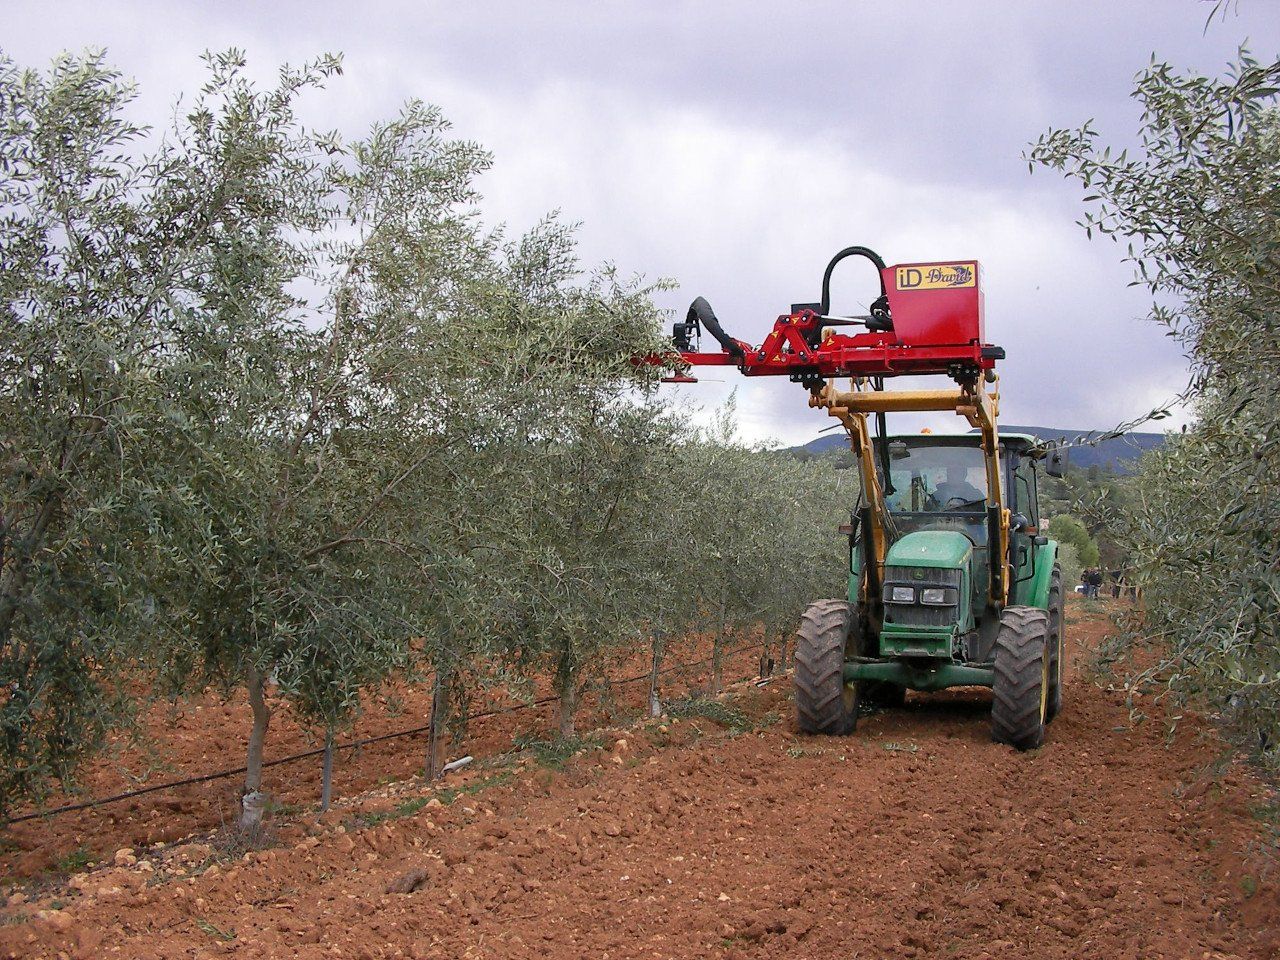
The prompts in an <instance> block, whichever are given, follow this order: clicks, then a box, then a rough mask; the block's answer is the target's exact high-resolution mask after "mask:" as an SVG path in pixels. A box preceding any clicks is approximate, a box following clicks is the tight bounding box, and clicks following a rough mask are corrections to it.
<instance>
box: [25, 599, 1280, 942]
mask: <svg viewBox="0 0 1280 960" xmlns="http://www.w3.org/2000/svg"><path fill="white" fill-rule="evenodd" d="M1069 629H1073V632H1074V634H1075V638H1076V639H1077V640H1078V639H1080V638H1082V637H1083V638H1086V639H1087V638H1089V637H1095V638H1096V636H1097V635H1098V634H1099V633H1100V631H1101V629H1102V626H1101V624H1100V622H1098V621H1096V620H1095V621H1094V622H1091V623H1084V624H1081V623H1078V622H1077V623H1074V624H1071V626H1070V627H1069ZM1067 689H1068V699H1067V705H1066V707H1065V711H1064V713H1063V715H1062V716H1060V717H1059V718H1058V719H1057V720H1056V721H1055V722H1054V724H1053V726H1052V727H1051V728H1050V733H1049V736H1048V739H1047V743H1046V745H1045V746H1044V747H1043V748H1042V749H1040V750H1038V751H1035V752H1032V753H1028V754H1017V753H1014V752H1013V751H1011V750H1009V749H1008V748H1005V747H999V746H996V745H994V744H992V743H990V742H989V740H988V728H987V722H986V713H987V703H986V698H985V697H984V696H983V695H982V694H980V693H976V692H974V693H970V692H956V693H952V694H948V695H935V696H932V697H927V698H926V697H915V696H913V697H912V698H911V699H910V700H909V701H908V704H907V707H906V708H905V709H903V710H898V711H889V712H886V713H882V714H877V715H874V716H871V717H868V718H865V719H864V720H863V721H862V722H861V723H860V725H859V728H858V731H857V733H856V734H855V735H854V736H852V737H850V738H842V739H834V738H801V737H798V736H796V735H795V734H794V732H793V726H792V722H791V719H790V711H791V704H790V702H789V699H788V692H789V691H788V690H787V685H786V682H785V680H784V681H781V682H778V683H774V684H771V685H769V686H767V687H764V688H761V689H757V688H755V687H751V686H747V687H744V688H742V689H740V690H739V691H738V692H737V694H736V695H735V697H734V698H733V699H731V701H730V702H729V703H728V705H727V709H723V710H718V711H714V710H713V711H710V712H709V713H710V715H709V716H707V717H692V716H690V717H686V718H684V719H683V720H681V721H679V722H676V721H675V720H666V721H662V722H654V723H646V724H643V725H640V726H637V727H634V728H632V729H629V730H626V731H616V732H613V733H610V734H609V736H608V737H607V738H606V739H605V741H604V745H605V749H603V750H601V751H588V752H586V753H584V754H582V755H580V756H578V757H576V758H573V759H571V760H570V761H569V763H568V764H567V765H565V767H564V768H563V769H556V768H554V767H550V766H541V765H539V763H538V761H537V759H536V758H534V757H526V758H524V759H523V760H521V761H519V762H517V763H515V764H513V765H511V766H508V767H505V768H499V767H496V766H494V767H490V768H487V769H479V770H475V771H474V772H471V773H469V774H468V775H467V777H465V778H462V779H459V780H457V781H454V782H453V783H452V784H451V786H452V788H453V789H452V791H451V792H449V793H446V794H444V795H442V796H441V797H439V798H437V799H434V800H431V801H429V802H428V798H429V797H431V794H430V793H429V792H424V791H425V790H426V788H425V787H424V786H423V785H421V784H418V783H414V782H410V783H406V784H404V785H401V786H397V787H393V788H388V789H385V790H383V791H381V792H380V793H377V794H374V795H371V796H368V797H366V798H365V799H364V800H363V801H362V805H361V806H360V807H359V809H361V810H363V811H364V816H363V817H362V818H360V819H356V818H353V817H352V816H351V814H350V811H351V809H355V808H348V810H347V812H346V813H345V814H344V813H343V812H338V813H334V814H331V815H330V816H329V817H328V818H327V819H326V820H323V821H321V820H312V821H309V822H307V824H306V825H307V829H308V832H309V834H310V835H308V836H305V837H303V836H301V835H299V837H298V838H296V840H295V841H293V842H290V843H288V844H286V845H283V846H278V847H275V848H272V849H267V850H263V851H256V852H250V853H247V854H244V855H243V856H238V857H233V856H230V855H228V854H226V853H225V852H224V853H223V855H222V856H218V855H217V851H214V850H212V849H211V848H210V847H209V846H207V845H191V846H184V847H178V848H175V849H170V850H168V851H166V852H165V853H164V854H163V855H161V854H157V853H151V852H148V851H145V850H139V851H123V850H122V851H121V852H120V855H119V856H118V857H117V860H118V862H119V865H118V866H115V867H113V868H111V869H108V870H100V871H97V872H94V873H90V874H87V875H83V876H80V877H76V878H73V880H72V882H73V887H72V888H71V889H69V890H60V891H48V892H46V893H45V894H44V896H43V898H42V899H41V900H40V902H38V903H27V904H19V905H18V907H17V908H15V907H14V906H13V905H10V907H8V908H7V909H6V914H7V915H8V918H9V922H8V923H7V924H6V925H5V926H3V927H0V956H8V957H24V958H25V957H46V956H48V957H55V956H60V955H61V956H68V957H100V956H122V957H139V958H145V957H203V956H219V955H226V954H232V955H244V956H253V957H263V958H269V957H300V958H319V957H369V958H372V957H440V958H446V957H447V958H454V957H495V958H505V957H513V958H524V957H556V958H569V957H593V958H594V957H599V958H619V960H620V958H627V957H653V958H665V957H723V958H730V957H815V958H819V957H821V958H827V957H833V958H834V957H840V958H851V957H868V958H870V957H877V958H879V957H957V958H978V957H993V958H994V957H1001V958H1010V957H1018V958H1021V957H1028V958H1032V957H1034V958H1039V957H1064V958H1066V957H1071V958H1079V957H1099V958H1108V960H1110V958H1128V957H1132V958H1148V957H1168V958H1190V957H1195V958H1199V957H1273V956H1277V955H1280V953H1278V952H1280V899H1278V898H1277V891H1276V886H1275V884H1274V877H1272V876H1270V875H1269V874H1268V873H1267V872H1266V871H1265V864H1264V862H1263V861H1261V860H1259V859H1251V858H1250V857H1249V856H1248V855H1247V853H1248V851H1249V850H1250V849H1251V847H1252V846H1253V845H1255V844H1257V843H1259V842H1261V841H1262V839H1263V838H1264V834H1263V832H1262V830H1261V826H1260V824H1259V822H1258V821H1257V820H1256V819H1255V818H1254V816H1253V812H1252V811H1253V806H1252V805H1253V804H1255V803H1256V802H1257V801H1258V800H1259V799H1260V798H1261V787H1260V786H1259V785H1258V784H1257V783H1256V782H1254V781H1253V780H1252V779H1251V777H1250V776H1249V775H1248V773H1247V772H1245V771H1244V770H1242V769H1239V768H1236V769H1233V770H1231V771H1230V772H1228V773H1227V775H1226V776H1225V778H1224V779H1223V780H1222V781H1219V782H1216V783H1213V785H1211V781H1210V780H1208V779H1206V778H1205V777H1203V776H1202V774H1203V772H1204V769H1205V767H1206V765H1207V764H1208V763H1210V762H1211V761H1212V760H1213V759H1214V757H1215V756H1216V755H1217V749H1218V748H1217V747H1216V746H1215V745H1214V743H1213V741H1212V739H1211V738H1209V737H1207V736H1205V735H1204V734H1205V730H1204V729H1203V728H1202V727H1201V728H1199V729H1197V728H1198V725H1197V724H1196V723H1194V722H1192V723H1184V724H1182V725H1181V728H1180V731H1179V733H1178V735H1177V737H1176V739H1175V740H1174V741H1173V742H1172V743H1171V744H1169V745H1166V741H1165V732H1164V728H1163V725H1161V724H1158V723H1147V724H1142V725H1139V726H1136V727H1134V726H1131V725H1130V724H1129V722H1128V714H1127V709H1126V707H1125V705H1124V702H1123V695H1122V694H1121V693H1118V692H1110V691H1105V690H1102V689H1099V688H1098V687H1096V686H1094V685H1092V684H1088V683H1085V682H1083V681H1081V680H1078V679H1075V678H1074V677H1072V678H1071V679H1070V680H1069V683H1068V688H1067ZM442 801H447V802H442ZM373 810H381V811H383V814H384V819H381V820H379V819H378V817H377V816H376V815H374V814H372V813H371V811H373ZM344 817H345V819H344ZM135 861H136V862H135ZM399 891H407V892H399ZM54 896H57V897H58V898H59V899H60V903H59V904H58V905H57V906H58V907H59V908H58V909H54V904H53V903H52V902H51V899H50V898H52V897H54ZM15 909H22V911H23V913H24V914H25V915H26V917H27V919H23V916H22V915H17V914H15Z"/></svg>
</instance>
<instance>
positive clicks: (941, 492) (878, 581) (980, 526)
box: [794, 395, 1063, 750]
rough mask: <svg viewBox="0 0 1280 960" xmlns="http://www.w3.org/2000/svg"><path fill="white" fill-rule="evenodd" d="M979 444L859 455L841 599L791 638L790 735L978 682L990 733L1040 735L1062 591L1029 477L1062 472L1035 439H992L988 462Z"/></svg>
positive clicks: (849, 724) (934, 441) (1024, 740)
mask: <svg viewBox="0 0 1280 960" xmlns="http://www.w3.org/2000/svg"><path fill="white" fill-rule="evenodd" d="M881 396H883V395H881ZM877 399H878V398H877ZM863 436H864V437H865V434H863ZM991 436H992V438H994V437H995V431H994V424H993V429H992V431H991ZM983 446H984V437H983V435H981V434H967V435H960V436H934V435H919V436H899V437H886V438H876V439H875V440H874V441H873V442H872V444H871V447H870V449H869V450H867V451H864V452H863V454H862V456H861V458H860V459H861V460H863V461H871V462H870V463H869V464H867V469H866V470H865V471H863V472H862V475H863V488H862V490H861V496H860V505H859V507H858V508H856V509H855V510H854V512H853V516H852V521H853V522H852V523H851V524H850V525H849V527H847V528H846V532H847V533H848V535H849V594H848V597H847V599H846V598H841V599H830V600H818V601H815V602H814V603H813V604H811V605H810V607H809V609H808V610H807V611H806V612H805V614H804V617H803V618H802V620H801V623H800V628H799V631H798V635H797V641H796V654H795V674H794V682H795V697H796V715H797V720H798V723H799V727H800V730H801V731H802V732H804V733H825V734H848V733H852V732H853V730H854V727H855V725H856V724H857V719H858V709H859V706H860V705H862V704H864V703H868V704H873V705H877V706H882V707H883V706H897V705H901V704H902V702H903V699H904V698H905V695H906V691H907V690H920V691H933V690H942V689H945V688H947V687H968V686H983V687H990V688H991V690H992V705H991V734H992V738H993V739H994V740H996V741H997V742H999V743H1007V744H1009V745H1011V746H1013V747H1016V748H1018V749H1020V750H1026V749H1030V748H1033V747H1038V746H1040V744H1041V743H1042V742H1043V739H1044V730H1045V725H1046V724H1047V723H1048V722H1049V721H1051V720H1052V719H1053V718H1054V717H1055V716H1056V715H1057V713H1058V712H1059V710H1061V708H1062V668H1063V629H1062V627H1063V618H1062V604H1063V594H1062V573H1061V570H1060V568H1059V566H1058V562H1057V544H1056V543H1054V542H1053V541H1051V540H1048V539H1047V538H1046V537H1044V536H1041V535H1040V532H1039V531H1040V524H1039V521H1040V511H1039V505H1038V503H1037V477H1038V475H1039V473H1040V472H1041V469H1042V467H1047V469H1048V471H1049V472H1051V473H1053V474H1056V473H1060V470H1058V469H1057V461H1056V458H1053V457H1051V458H1050V462H1049V463H1048V464H1042V461H1043V460H1044V458H1045V456H1046V451H1045V450H1044V449H1043V448H1042V447H1041V446H1040V445H1039V444H1038V442H1037V441H1036V440H1035V439H1034V438H1033V437H1029V436H1023V435H1018V434H1014V435H1009V436H1003V437H999V439H998V440H997V441H996V443H995V444H994V449H995V450H996V451H997V456H995V457H993V458H988V457H987V456H986V454H985V453H984V450H983ZM989 461H992V462H989ZM886 467H887V470H886V469H885V468H886ZM868 486H870V488H871V489H870V490H868V489H867V487H868ZM877 502H878V503H879V504H880V510H881V512H880V513H879V516H877V515H876V512H875V511H876V509H877V508H876V506H874V505H875V504H876V503H877ZM1006 505H1007V506H1006ZM1006 518H1007V519H1006Z"/></svg>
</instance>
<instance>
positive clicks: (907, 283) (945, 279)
mask: <svg viewBox="0 0 1280 960" xmlns="http://www.w3.org/2000/svg"><path fill="white" fill-rule="evenodd" d="M976 267H977V264H976V263H925V264H921V265H920V266H916V267H898V268H897V271H896V279H897V284H898V289H899V290H951V289H954V288H956V287H973V286H976V285H977V269H976Z"/></svg>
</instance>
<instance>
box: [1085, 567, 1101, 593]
mask: <svg viewBox="0 0 1280 960" xmlns="http://www.w3.org/2000/svg"><path fill="white" fill-rule="evenodd" d="M1101 586H1102V571H1101V570H1099V569H1098V568H1097V567H1090V568H1089V569H1087V570H1086V571H1085V572H1084V595H1085V596H1086V597H1088V598H1089V599H1090V600H1096V599H1097V598H1098V588H1099V587H1101Z"/></svg>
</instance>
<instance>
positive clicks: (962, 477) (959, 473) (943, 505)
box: [933, 467, 986, 510]
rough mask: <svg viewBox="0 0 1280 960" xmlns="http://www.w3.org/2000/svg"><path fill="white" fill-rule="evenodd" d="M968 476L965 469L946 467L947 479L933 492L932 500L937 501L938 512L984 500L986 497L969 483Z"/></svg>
mask: <svg viewBox="0 0 1280 960" xmlns="http://www.w3.org/2000/svg"><path fill="white" fill-rule="evenodd" d="M968 474H969V471H968V469H967V468H965V467H947V479H945V480H943V481H942V482H941V483H940V484H938V489H937V490H935V491H933V499H934V500H936V501H937V503H938V509H939V510H946V509H947V508H948V507H949V506H950V507H953V508H954V507H958V506H959V505H960V504H962V503H974V502H975V501H978V500H985V499H986V495H985V494H984V493H983V492H982V491H981V490H979V489H978V488H977V487H975V486H974V485H973V484H972V483H970V482H969V480H968Z"/></svg>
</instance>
